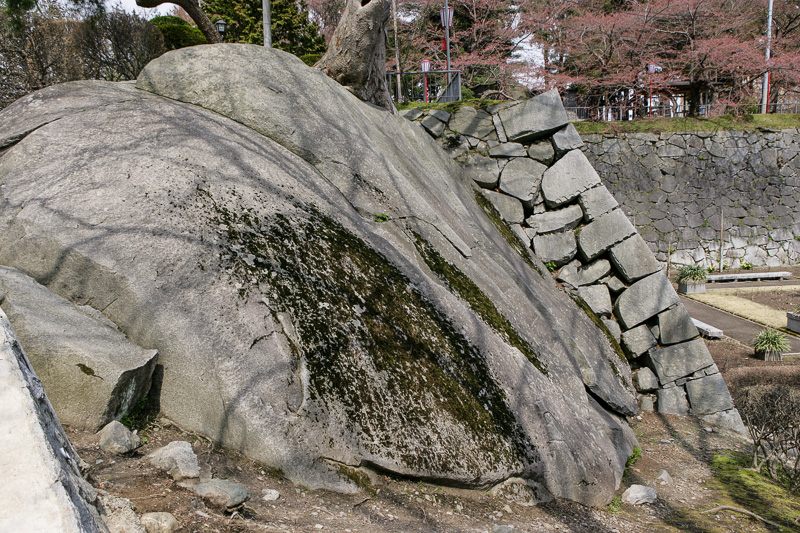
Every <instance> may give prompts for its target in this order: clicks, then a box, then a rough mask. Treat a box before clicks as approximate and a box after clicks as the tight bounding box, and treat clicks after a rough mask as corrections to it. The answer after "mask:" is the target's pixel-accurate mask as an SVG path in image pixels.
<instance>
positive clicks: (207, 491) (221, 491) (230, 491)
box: [178, 478, 250, 511]
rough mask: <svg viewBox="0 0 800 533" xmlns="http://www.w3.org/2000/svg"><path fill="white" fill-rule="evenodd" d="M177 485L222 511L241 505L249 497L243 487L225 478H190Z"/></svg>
mask: <svg viewBox="0 0 800 533" xmlns="http://www.w3.org/2000/svg"><path fill="white" fill-rule="evenodd" d="M178 485H179V486H181V487H183V488H185V489H189V490H191V491H192V492H194V493H195V494H197V495H198V496H200V497H201V498H203V500H205V502H206V503H208V504H209V505H210V506H212V507H216V508H217V509H221V510H223V511H225V510H228V509H231V508H233V507H236V506H238V505H241V504H243V503H244V502H246V501H247V500H249V499H250V492H249V491H248V490H247V489H246V488H245V487H243V486H242V485H239V484H238V483H234V482H232V481H228V480H227V479H216V478H214V479H209V478H200V479H190V480H187V481H182V482H180V483H178Z"/></svg>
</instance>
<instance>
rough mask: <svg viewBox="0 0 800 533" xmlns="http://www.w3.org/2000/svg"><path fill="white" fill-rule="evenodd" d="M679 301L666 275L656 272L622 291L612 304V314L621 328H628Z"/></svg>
mask: <svg viewBox="0 0 800 533" xmlns="http://www.w3.org/2000/svg"><path fill="white" fill-rule="evenodd" d="M679 301H680V300H679V299H678V294H677V293H676V292H675V289H673V288H672V285H670V283H669V280H668V279H667V277H666V276H665V275H664V274H662V273H661V272H656V273H655V274H650V275H649V276H647V277H646V278H643V279H640V280H639V281H637V282H636V283H634V284H633V285H631V286H630V287H628V288H627V289H625V290H624V291H622V293H621V294H620V295H619V297H618V298H617V301H616V303H615V304H614V315H615V316H616V317H617V320H619V321H620V322H621V325H622V327H623V329H630V328H633V327H634V326H637V325H638V324H641V323H642V322H644V321H645V320H647V319H648V318H650V317H652V316H655V315H657V314H658V313H660V312H661V311H663V310H664V309H666V308H668V307H671V306H673V305H675V304H676V303H678V302H679Z"/></svg>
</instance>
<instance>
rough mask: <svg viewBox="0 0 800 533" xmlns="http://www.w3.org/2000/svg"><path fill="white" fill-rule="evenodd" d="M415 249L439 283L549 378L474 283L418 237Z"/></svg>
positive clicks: (533, 354) (526, 345) (527, 345)
mask: <svg viewBox="0 0 800 533" xmlns="http://www.w3.org/2000/svg"><path fill="white" fill-rule="evenodd" d="M414 237H415V240H414V245H415V246H416V248H417V251H418V252H419V253H420V255H421V256H422V259H423V260H424V261H425V264H427V265H428V268H430V269H431V270H432V271H433V272H434V273H436V275H437V276H439V279H441V280H442V281H444V282H445V283H446V284H447V286H448V287H450V290H452V291H453V292H455V293H456V294H458V296H460V297H461V299H462V300H464V301H465V302H467V304H469V306H470V308H471V309H472V310H473V311H475V312H476V313H477V314H478V315H480V317H481V318H482V319H483V321H484V322H486V323H487V324H488V325H489V327H491V328H492V329H493V330H494V331H495V333H497V334H498V335H500V336H501V337H502V338H503V340H504V341H506V342H507V343H509V344H510V345H511V346H513V347H514V348H516V349H518V350H519V351H520V352H522V353H523V354H524V355H525V357H527V358H528V360H529V361H530V362H531V363H533V366H535V367H536V368H537V370H539V372H541V373H542V374H544V375H547V367H546V366H545V364H544V363H543V362H542V361H541V360H540V359H539V357H538V356H537V355H536V352H535V351H534V350H533V347H532V346H531V345H530V344H529V343H528V341H526V340H525V339H523V338H522V337H521V336H520V335H519V333H517V330H516V329H514V326H512V325H511V322H509V321H508V319H507V318H506V317H504V316H503V315H502V313H500V311H499V310H498V309H497V307H495V305H494V303H492V301H491V300H490V299H489V298H488V297H487V296H486V295H485V294H484V293H483V291H481V290H480V288H478V286H477V285H475V283H474V282H473V281H472V280H471V279H469V278H468V277H467V276H466V275H465V274H464V273H463V272H461V271H460V270H459V269H458V268H456V266H455V265H453V264H452V263H450V262H448V261H447V260H446V259H445V258H444V257H442V256H441V255H439V252H437V251H436V250H435V249H434V248H433V247H432V246H431V245H430V244H428V243H427V242H425V241H424V240H423V239H422V238H421V237H420V236H419V235H417V234H414Z"/></svg>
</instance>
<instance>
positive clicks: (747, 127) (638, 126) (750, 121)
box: [575, 113, 800, 135]
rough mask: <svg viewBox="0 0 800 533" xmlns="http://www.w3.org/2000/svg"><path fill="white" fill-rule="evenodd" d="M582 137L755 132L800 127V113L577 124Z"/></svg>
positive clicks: (646, 119) (576, 126) (643, 119)
mask: <svg viewBox="0 0 800 533" xmlns="http://www.w3.org/2000/svg"><path fill="white" fill-rule="evenodd" d="M575 128H576V129H577V130H578V133H580V134H591V133H597V134H602V135H617V134H621V133H662V132H692V131H754V130H763V129H769V130H782V129H794V128H800V114H791V113H779V114H769V115H761V114H756V115H720V116H716V117H711V118H700V117H696V118H690V117H685V118H640V119H636V120H626V121H622V122H590V121H584V122H576V123H575Z"/></svg>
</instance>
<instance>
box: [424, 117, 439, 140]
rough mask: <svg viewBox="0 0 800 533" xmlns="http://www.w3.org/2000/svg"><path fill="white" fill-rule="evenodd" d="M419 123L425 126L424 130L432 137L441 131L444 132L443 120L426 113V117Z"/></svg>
mask: <svg viewBox="0 0 800 533" xmlns="http://www.w3.org/2000/svg"><path fill="white" fill-rule="evenodd" d="M420 124H422V127H423V128H425V130H426V131H427V132H428V133H430V134H431V135H432V136H433V137H438V136H439V135H441V134H442V132H444V127H445V124H444V122H442V121H441V120H439V119H438V118H436V117H432V116H430V115H428V116H427V117H425V118H423V119H422V121H420Z"/></svg>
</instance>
